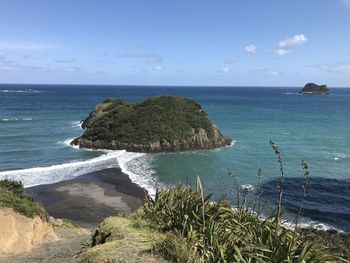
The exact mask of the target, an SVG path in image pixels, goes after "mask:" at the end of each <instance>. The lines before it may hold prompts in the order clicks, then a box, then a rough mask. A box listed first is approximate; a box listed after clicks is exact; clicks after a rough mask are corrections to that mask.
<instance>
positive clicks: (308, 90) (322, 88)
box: [299, 83, 331, 95]
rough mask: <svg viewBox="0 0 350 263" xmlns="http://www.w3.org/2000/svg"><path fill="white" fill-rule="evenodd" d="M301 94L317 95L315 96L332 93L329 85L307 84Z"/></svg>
mask: <svg viewBox="0 0 350 263" xmlns="http://www.w3.org/2000/svg"><path fill="white" fill-rule="evenodd" d="M299 93H300V94H305V95H306V94H311V95H313V94H315V95H322V94H323V95H329V94H330V93H331V91H330V89H329V88H328V87H327V85H317V84H315V83H307V84H306V85H305V86H304V88H303V89H302V90H301V91H300V92H299Z"/></svg>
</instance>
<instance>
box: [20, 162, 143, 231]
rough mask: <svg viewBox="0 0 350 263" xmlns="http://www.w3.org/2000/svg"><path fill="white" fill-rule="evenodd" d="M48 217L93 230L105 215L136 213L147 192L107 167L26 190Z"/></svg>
mask: <svg viewBox="0 0 350 263" xmlns="http://www.w3.org/2000/svg"><path fill="white" fill-rule="evenodd" d="M26 191H27V192H29V193H30V194H32V195H33V197H34V198H35V199H36V200H37V201H38V202H40V203H41V204H42V205H43V206H44V208H45V209H46V211H47V212H48V214H49V215H50V216H53V217H55V218H67V219H70V220H72V221H74V222H75V223H77V224H78V225H80V226H82V227H86V228H95V227H96V226H98V224H99V223H101V222H102V221H103V220H104V219H105V218H106V217H108V216H115V215H121V214H124V213H129V212H132V211H135V210H137V209H138V208H139V207H140V206H141V204H142V203H143V202H144V200H145V196H146V195H147V191H146V190H145V189H143V188H141V187H140V186H139V185H137V184H135V183H134V182H132V181H131V179H130V178H129V176H128V175H127V174H125V173H123V172H122V171H121V169H120V168H108V169H103V170H99V171H95V172H91V173H87V174H83V175H80V176H78V177H76V178H74V179H71V180H66V181H61V182H57V183H53V184H44V185H38V186H33V187H29V188H26Z"/></svg>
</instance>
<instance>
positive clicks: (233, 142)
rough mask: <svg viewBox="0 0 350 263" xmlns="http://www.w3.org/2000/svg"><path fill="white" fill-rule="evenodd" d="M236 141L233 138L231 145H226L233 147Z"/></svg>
mask: <svg viewBox="0 0 350 263" xmlns="http://www.w3.org/2000/svg"><path fill="white" fill-rule="evenodd" d="M235 143H236V141H235V140H232V142H231V143H230V145H227V146H226V147H232V146H233V145H235Z"/></svg>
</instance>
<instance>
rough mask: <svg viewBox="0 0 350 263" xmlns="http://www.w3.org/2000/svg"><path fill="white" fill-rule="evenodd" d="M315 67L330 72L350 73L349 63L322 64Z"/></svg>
mask: <svg viewBox="0 0 350 263" xmlns="http://www.w3.org/2000/svg"><path fill="white" fill-rule="evenodd" d="M315 67H317V68H319V69H321V70H324V71H328V72H331V73H347V74H350V63H337V64H323V65H316V66H315Z"/></svg>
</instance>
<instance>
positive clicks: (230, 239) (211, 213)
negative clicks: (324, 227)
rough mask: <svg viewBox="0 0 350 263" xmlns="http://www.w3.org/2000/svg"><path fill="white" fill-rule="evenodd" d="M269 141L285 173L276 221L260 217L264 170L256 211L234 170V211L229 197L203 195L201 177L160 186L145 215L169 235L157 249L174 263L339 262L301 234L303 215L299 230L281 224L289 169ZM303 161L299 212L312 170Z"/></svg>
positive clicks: (145, 205)
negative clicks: (214, 199)
mask: <svg viewBox="0 0 350 263" xmlns="http://www.w3.org/2000/svg"><path fill="white" fill-rule="evenodd" d="M270 144H271V146H272V148H273V150H274V151H275V154H276V155H277V158H278V163H279V168H280V172H281V178H280V184H279V195H278V205H277V212H276V215H275V216H274V219H273V220H270V219H265V220H262V219H261V218H259V212H260V202H261V170H260V169H259V171H258V183H257V188H256V191H257V192H256V195H255V201H254V202H253V207H254V208H253V210H250V209H247V207H246V192H245V191H244V189H243V191H242V189H240V188H239V187H238V186H239V184H238V179H237V177H235V176H234V175H233V174H232V173H230V174H229V175H230V176H232V178H233V180H234V184H235V187H234V188H235V191H236V199H237V200H236V201H237V204H236V208H235V209H233V207H232V205H231V203H230V202H229V201H228V200H227V199H226V198H224V199H223V200H221V201H219V202H216V203H215V202H212V201H211V200H210V198H211V195H206V194H205V193H204V191H203V187H202V183H201V181H200V179H199V178H198V179H197V184H196V186H195V187H191V186H188V185H186V186H183V185H180V186H176V187H174V188H171V189H158V190H157V192H156V195H155V197H154V198H153V199H151V198H149V199H148V201H147V202H146V203H145V204H144V205H143V217H144V218H145V219H146V220H147V221H148V222H150V224H151V225H152V226H153V227H154V228H156V229H158V230H159V231H162V232H168V233H171V235H170V237H169V238H168V239H166V240H165V241H162V242H160V243H159V244H158V245H157V246H156V247H155V251H158V252H159V253H160V254H162V255H163V256H164V257H165V258H167V259H169V260H171V261H173V262H242V263H245V262H276V263H279V262H291V263H292V262H293V263H294V262H315V263H319V262H335V258H334V257H333V256H332V255H330V254H327V253H326V252H325V247H324V246H323V245H321V244H319V243H318V242H316V241H308V240H305V239H303V238H302V237H301V236H300V234H299V233H298V232H297V227H298V220H299V216H298V217H297V218H296V221H295V229H291V228H286V227H284V226H282V225H281V213H282V198H283V190H284V189H283V186H284V176H285V173H284V168H283V162H282V157H281V151H280V149H279V147H278V146H277V145H276V144H275V143H274V142H272V141H271V142H270ZM302 165H303V169H304V178H305V183H304V190H303V194H302V200H301V204H300V209H299V214H300V213H301V211H302V207H303V203H304V198H305V196H306V186H307V176H308V174H309V169H308V165H307V164H306V162H304V161H303V162H302ZM241 194H243V201H242V203H241V201H240V200H241V198H242V197H241ZM256 207H258V209H257V211H258V212H256V211H255V208H256ZM179 240H182V241H183V242H186V245H181V246H177V245H176V244H179V243H181V242H179ZM183 242H182V243H183ZM168 246H170V247H171V249H170V248H169V247H168ZM184 248H186V249H184ZM170 250H171V251H172V252H171V253H170V252H169V251H170Z"/></svg>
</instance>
